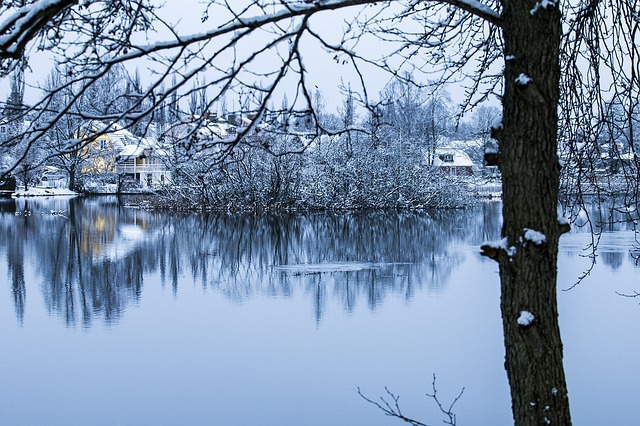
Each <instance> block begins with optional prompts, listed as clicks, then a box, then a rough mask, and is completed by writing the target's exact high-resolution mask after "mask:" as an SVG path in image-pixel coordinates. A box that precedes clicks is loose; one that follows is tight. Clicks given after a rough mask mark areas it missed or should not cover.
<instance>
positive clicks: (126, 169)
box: [116, 164, 166, 174]
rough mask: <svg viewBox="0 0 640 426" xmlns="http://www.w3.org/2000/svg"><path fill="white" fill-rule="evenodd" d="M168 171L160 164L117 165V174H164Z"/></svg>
mask: <svg viewBox="0 0 640 426" xmlns="http://www.w3.org/2000/svg"><path fill="white" fill-rule="evenodd" d="M163 172H166V169H165V168H164V167H163V166H162V165H160V164H136V165H133V164H116V173H124V174H136V173H163Z"/></svg>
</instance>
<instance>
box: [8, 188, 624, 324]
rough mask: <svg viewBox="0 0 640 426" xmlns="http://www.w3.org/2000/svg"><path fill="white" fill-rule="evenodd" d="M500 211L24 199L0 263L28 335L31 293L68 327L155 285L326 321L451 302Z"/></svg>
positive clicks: (12, 208) (13, 212) (113, 310)
mask: <svg viewBox="0 0 640 426" xmlns="http://www.w3.org/2000/svg"><path fill="white" fill-rule="evenodd" d="M499 211H500V205H499V204H497V203H485V204H482V205H480V206H479V207H477V208H472V209H467V210H447V211H436V212H428V213H427V212H421V213H418V212H339V213H336V212H332V213H308V214H282V215H270V216H256V215H252V214H242V215H225V214H213V213H212V214H168V213H159V212H148V211H142V210H138V209H131V208H125V207H123V206H122V205H121V204H120V203H119V202H118V200H117V199H116V198H111V197H102V198H74V199H53V200H34V199H18V200H10V201H3V202H2V204H0V232H1V233H2V235H3V236H4V237H3V238H2V240H0V255H1V254H2V253H4V256H3V257H4V258H5V259H6V264H7V270H8V274H9V277H10V279H11V291H12V294H13V300H14V304H15V310H16V316H17V319H18V322H19V323H22V321H23V320H24V316H25V301H26V297H27V289H29V290H30V291H33V289H34V288H38V287H39V288H40V289H41V291H42V295H43V297H44V301H45V305H46V307H47V309H48V311H49V312H50V313H53V314H55V315H58V316H59V317H61V318H63V320H64V322H65V323H66V324H67V325H73V324H76V323H81V324H82V325H83V326H90V325H91V323H92V321H93V320H94V319H96V318H102V319H103V320H104V321H105V322H106V323H108V324H110V323H113V322H114V321H117V320H118V318H120V316H121V315H122V313H123V312H124V310H125V309H126V308H127V306H129V305H130V304H135V303H138V301H139V300H140V298H141V297H142V290H143V283H144V280H145V277H146V276H148V275H149V274H155V273H158V274H159V276H160V280H161V283H162V285H163V286H164V285H167V283H170V285H171V288H172V291H173V292H175V293H176V294H178V292H179V291H180V286H181V285H184V284H186V283H189V284H196V285H199V286H202V287H204V288H210V289H215V290H216V291H219V292H220V293H221V294H224V295H225V296H226V297H228V298H229V299H232V300H233V301H236V302H239V303H242V302H244V301H245V300H248V299H251V298H254V297H261V296H266V297H277V298H288V297H291V296H292V295H293V294H294V293H295V292H304V294H306V295H308V297H309V300H310V302H311V306H312V309H313V310H314V314H315V317H316V320H317V321H321V319H322V317H323V314H324V312H325V310H326V308H327V305H328V303H331V302H333V301H336V302H337V304H338V306H340V307H341V308H342V309H344V310H345V311H347V312H351V311H353V310H354V308H355V306H356V305H358V304H362V303H365V304H366V305H367V306H368V308H369V309H371V310H375V309H377V308H378V306H379V305H380V304H381V303H383V301H384V299H385V298H387V297H389V296H394V297H402V298H404V299H407V300H411V299H412V298H413V297H414V294H415V293H416V292H417V291H425V290H426V291H430V292H439V291H442V290H443V289H444V287H445V286H446V285H447V281H448V279H449V276H450V274H451V272H452V271H453V270H454V269H455V268H456V267H457V266H458V265H460V264H461V263H462V262H463V260H464V256H465V251H464V250H460V246H461V245H465V244H469V243H471V244H480V243H481V242H482V241H485V240H491V239H495V238H498V235H499V233H500V229H499V228H500V219H499V218H500V214H499ZM25 212H26V213H25ZM60 212H61V213H62V214H59V213H60ZM611 226H615V225H611ZM620 226H622V225H620ZM626 256H627V257H628V256H629V255H628V253H627V254H626ZM624 257H625V249H624V248H623V247H620V248H618V249H617V251H616V250H614V249H612V248H611V247H609V249H608V250H607V251H606V252H605V255H604V256H603V260H604V261H605V262H606V263H608V264H610V265H611V266H612V267H615V265H619V264H620V262H621V261H622V259H624ZM336 264H337V265H338V267H336V266H335V265H336ZM309 265H315V266H314V268H315V269H313V268H309ZM340 265H342V266H340ZM0 266H1V264H0ZM29 280H31V281H32V282H33V283H32V284H31V285H30V281H29ZM30 297H33V296H30Z"/></svg>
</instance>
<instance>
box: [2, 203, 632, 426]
mask: <svg viewBox="0 0 640 426" xmlns="http://www.w3.org/2000/svg"><path fill="white" fill-rule="evenodd" d="M500 208H501V206H500V204H499V203H497V202H487V203H484V204H482V205H480V206H478V207H477V208H470V209H466V210H450V211H436V212H428V213H427V212H421V213H407V212H403V213H402V212H401V213H397V212H386V213H381V212H346V213H309V214H299V215H279V216H255V215H250V214H245V215H224V214H195V213H191V214H169V213H158V212H148V211H142V210H138V209H133V208H126V207H123V206H122V205H121V204H120V203H119V201H118V200H117V199H116V198H112V197H102V198H73V199H68V198H58V197H56V198H51V199H35V198H29V199H17V200H2V201H0V336H2V340H3V343H2V350H0V382H1V383H2V387H1V388H0V424H2V425H141V424H148V425H278V426H286V425H323V426H325V425H333V426H337V425H374V426H376V425H380V426H383V425H398V424H404V423H402V422H400V421H399V420H396V419H393V418H389V417H386V416H385V415H384V414H383V413H382V412H381V411H379V410H378V409H377V408H376V407H375V406H373V405H371V404H369V403H367V402H366V401H365V400H364V399H363V398H361V397H360V396H359V395H358V389H360V390H361V392H362V393H363V394H364V395H365V396H367V397H369V398H371V399H378V398H379V397H381V396H385V395H386V393H385V392H386V391H385V387H387V388H388V389H389V390H390V391H391V392H393V393H394V394H396V395H400V399H399V402H400V406H401V408H402V410H403V413H404V414H405V415H407V416H410V417H415V418H416V419H418V420H421V421H423V422H425V423H428V424H442V419H443V418H444V417H443V416H442V414H441V413H440V412H439V410H438V407H437V406H436V405H435V403H434V401H433V400H432V399H430V398H428V397H427V396H426V395H425V394H426V393H431V392H432V391H433V389H432V381H433V378H434V375H435V377H436V388H437V391H438V397H439V398H440V400H441V401H442V402H443V403H444V404H445V405H448V404H450V403H451V402H452V400H453V399H454V398H455V397H456V395H458V394H459V393H460V391H461V390H462V389H463V388H464V392H463V394H462V396H461V398H460V400H459V401H458V403H457V404H456V405H455V407H454V411H455V413H456V415H457V421H458V425H474V426H475V425H508V424H511V423H512V420H511V408H510V400H509V389H508V385H507V378H506V373H505V371H504V368H503V363H504V348H503V341H502V326H501V320H500V315H499V281H498V274H497V264H496V263H495V262H493V261H491V260H488V259H485V258H483V257H481V256H480V255H479V246H480V245H481V244H482V242H484V241H487V240H493V239H497V238H499V233H500ZM594 209H595V207H594ZM574 228H575V229H574V230H573V231H572V232H571V233H570V234H567V235H565V236H563V237H562V238H561V245H560V255H559V304H560V306H559V310H560V326H561V330H562V337H563V343H564V353H565V370H566V375H567V381H568V387H569V397H570V402H571V407H572V415H573V420H574V424H576V425H604V424H612V425H613V424H615V425H617V426H624V425H636V424H638V421H640V420H639V419H640V405H639V404H638V403H637V399H638V396H639V395H640V362H638V360H639V358H640V334H639V333H638V329H639V324H640V297H639V298H629V297H624V296H621V295H620V294H633V293H634V292H636V291H639V292H640V268H639V267H638V264H637V263H636V261H635V258H634V257H633V253H634V250H635V249H636V248H637V245H638V244H637V241H636V239H635V234H634V232H633V230H632V228H631V225H629V224H625V223H611V224H610V225H609V226H606V227H603V228H602V229H601V231H602V233H601V234H599V236H598V239H599V250H598V252H597V257H596V264H595V267H594V268H593V269H592V270H591V271H590V273H589V274H588V275H587V276H586V278H585V279H584V280H582V281H581V282H580V283H579V284H578V285H576V286H573V284H574V283H576V281H577V280H578V277H580V276H581V275H582V274H583V273H584V272H585V271H587V270H588V269H589V267H590V265H591V260H590V258H589V257H588V254H589V250H588V249H587V250H585V247H587V246H588V244H590V243H591V242H592V237H591V233H589V232H587V229H586V227H583V228H580V227H574ZM571 287H573V288H572V289H571V290H568V291H565V290H567V289H569V288H571ZM387 400H389V399H388V398H387Z"/></svg>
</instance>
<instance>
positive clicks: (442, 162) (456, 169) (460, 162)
mask: <svg viewBox="0 0 640 426" xmlns="http://www.w3.org/2000/svg"><path fill="white" fill-rule="evenodd" d="M433 165H434V166H435V167H437V168H438V169H439V170H440V172H441V173H443V174H446V175H449V176H473V167H474V164H473V161H471V158H470V157H469V155H468V154H467V153H466V152H464V151H463V150H461V149H457V148H437V149H436V155H435V158H434V161H433Z"/></svg>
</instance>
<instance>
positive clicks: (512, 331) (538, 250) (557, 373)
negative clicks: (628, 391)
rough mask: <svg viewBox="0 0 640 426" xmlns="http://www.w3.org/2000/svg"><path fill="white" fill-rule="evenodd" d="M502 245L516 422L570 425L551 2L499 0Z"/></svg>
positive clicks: (498, 250)
mask: <svg viewBox="0 0 640 426" xmlns="http://www.w3.org/2000/svg"><path fill="white" fill-rule="evenodd" d="M503 7H504V10H503V19H502V23H503V26H502V31H503V37H504V47H505V52H504V53H505V70H504V79H505V82H504V98H503V117H502V125H501V126H499V127H497V128H495V129H494V135H495V137H496V139H497V140H498V141H499V147H500V148H499V160H498V165H499V167H500V171H501V172H502V188H503V227H502V236H503V240H502V242H501V243H500V244H496V245H493V246H491V247H489V246H483V250H484V252H483V254H485V255H487V256H490V257H492V258H494V259H495V260H497V261H498V264H499V269H500V282H501V310H502V321H503V329H504V342H505V368H506V370H507V376H508V379H509V386H510V389H511V400H512V410H513V416H514V421H515V424H516V425H518V426H521V425H545V424H552V425H570V424H571V417H570V412H569V400H568V397H567V386H566V381H565V376H564V369H563V364H562V341H561V339H560V329H559V326H558V311H557V302H556V280H557V255H558V240H559V237H560V235H561V234H562V233H563V232H565V231H566V230H567V228H568V226H567V225H563V224H560V223H559V221H558V210H557V202H558V185H559V163H558V157H557V136H558V135H557V131H558V113H557V108H558V101H559V82H560V42H561V31H562V27H561V13H560V11H559V10H558V5H557V3H556V2H554V1H541V2H536V1H535V0H508V1H503Z"/></svg>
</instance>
